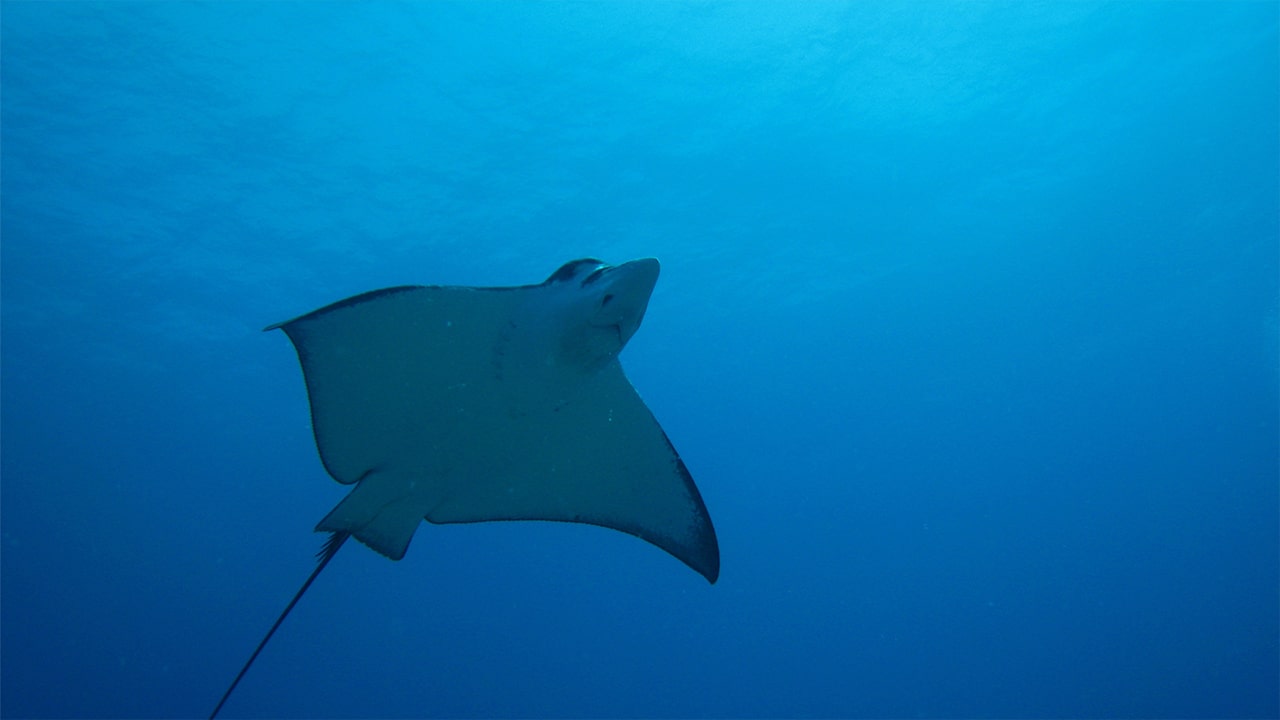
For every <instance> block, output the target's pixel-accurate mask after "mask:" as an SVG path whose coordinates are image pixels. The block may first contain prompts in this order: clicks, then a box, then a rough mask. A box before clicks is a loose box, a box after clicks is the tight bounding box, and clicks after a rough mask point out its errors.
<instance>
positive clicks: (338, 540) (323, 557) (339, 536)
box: [209, 532, 351, 720]
mask: <svg viewBox="0 0 1280 720" xmlns="http://www.w3.org/2000/svg"><path fill="white" fill-rule="evenodd" d="M349 537H351V533H348V532H335V533H333V534H332V535H330V536H329V539H328V540H326V541H325V543H324V547H323V548H321V549H320V552H319V553H316V560H318V561H319V562H317V563H316V569H315V570H312V571H311V576H310V577H308V578H307V581H306V582H304V583H302V587H301V588H299V589H298V594H297V595H294V596H293V599H292V600H290V601H289V604H288V605H287V606H285V609H284V612H282V613H280V617H278V618H276V623H275V625H272V626H271V629H270V630H268V631H267V634H266V635H265V636H263V638H262V642H260V643H258V647H257V648H256V649H255V650H254V651H253V654H252V655H250V656H249V659H248V660H247V661H246V662H245V664H244V667H242V668H240V673H239V674H238V675H236V679H235V680H232V681H231V686H230V687H228V688H227V691H226V692H224V693H222V699H221V700H219V701H218V706H217V707H215V708H214V709H213V712H211V713H209V720H213V719H214V718H216V717H218V712H219V711H220V710H222V706H223V705H225V704H226V702H227V698H229V697H231V692H232V691H233V690H235V689H236V685H239V684H240V678H242V677H244V674H245V673H247V672H249V666H250V665H252V664H253V661H254V660H257V659H258V653H260V652H262V648H264V647H266V646H267V641H268V640H270V639H271V636H272V635H275V634H276V629H277V628H279V627H280V623H282V622H284V619H285V618H287V617H289V611H290V610H292V609H293V606H294V605H297V604H298V601H299V600H301V599H302V595H303V593H305V592H306V591H307V588H309V587H311V583H313V582H315V579H316V576H317V575H319V574H320V571H321V570H323V569H324V566H325V565H328V564H329V561H330V560H332V559H333V556H334V555H337V554H338V548H340V547H342V543H344V542H346V541H347V538H349Z"/></svg>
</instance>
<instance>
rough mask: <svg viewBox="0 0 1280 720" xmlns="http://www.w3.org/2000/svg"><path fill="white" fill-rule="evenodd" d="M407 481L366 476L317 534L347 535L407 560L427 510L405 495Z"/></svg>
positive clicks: (382, 474) (325, 521)
mask: <svg viewBox="0 0 1280 720" xmlns="http://www.w3.org/2000/svg"><path fill="white" fill-rule="evenodd" d="M404 487H405V481H404V480H403V479H398V478H394V477H391V476H388V475H387V474H385V473H376V472H375V473H370V474H368V475H366V476H365V477H364V478H363V479H361V480H360V482H358V483H356V486H355V487H354V488H352V490H351V492H350V493H348V494H347V496H346V497H345V498H343V499H342V502H340V503H338V505H337V507H335V508H334V509H333V510H332V511H330V512H329V514H328V515H326V516H325V517H324V519H323V520H321V521H320V522H319V523H318V524H317V525H316V532H346V533H350V534H351V535H352V537H354V538H355V539H357V540H359V541H360V542H362V543H364V544H365V545H367V546H369V547H370V548H372V549H373V550H376V551H377V552H379V553H381V554H382V555H385V556H387V557H389V558H391V559H392V560H399V559H400V558H402V557H404V553H405V550H407V549H408V547H409V541H410V540H412V539H413V533H414V532H415V531H416V530H417V529H418V524H419V523H421V522H422V518H423V516H424V515H425V514H426V512H427V510H428V509H427V508H424V507H422V501H421V498H418V500H417V502H414V500H415V498H414V496H413V495H411V494H410V495H406V494H405V493H404Z"/></svg>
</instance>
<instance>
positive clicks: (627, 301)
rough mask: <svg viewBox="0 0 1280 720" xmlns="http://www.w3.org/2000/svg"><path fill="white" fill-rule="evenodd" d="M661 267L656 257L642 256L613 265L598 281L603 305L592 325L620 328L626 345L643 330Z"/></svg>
mask: <svg viewBox="0 0 1280 720" xmlns="http://www.w3.org/2000/svg"><path fill="white" fill-rule="evenodd" d="M660 268H661V266H660V265H659V264H658V260H657V259H656V258H641V259H639V260H632V261H631V262H626V263H623V264H621V265H617V266H615V267H612V268H609V270H608V271H606V272H605V273H604V274H603V276H602V277H601V278H600V279H599V281H598V283H596V286H597V287H596V292H597V293H598V295H597V297H598V301H597V302H598V303H599V306H598V308H597V310H596V315H595V318H594V319H593V320H592V322H591V324H592V325H597V326H600V327H609V326H613V327H617V328H618V334H619V335H620V336H621V339H622V343H623V344H624V345H625V344H626V343H627V341H628V340H630V339H631V336H632V335H635V334H636V330H639V329H640V321H641V320H643V319H644V313H645V310H646V309H648V307H649V296H651V295H652V294H653V288H654V286H655V285H656V284H657V283H658V271H659V269H660Z"/></svg>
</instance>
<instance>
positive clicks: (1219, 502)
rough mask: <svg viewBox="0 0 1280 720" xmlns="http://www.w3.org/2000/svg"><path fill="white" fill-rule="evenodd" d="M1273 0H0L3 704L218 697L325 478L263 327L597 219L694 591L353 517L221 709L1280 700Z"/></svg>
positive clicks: (694, 710) (1262, 708) (315, 509)
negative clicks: (695, 544)
mask: <svg viewBox="0 0 1280 720" xmlns="http://www.w3.org/2000/svg"><path fill="white" fill-rule="evenodd" d="M1278 24H1280V5H1277V3H1274V2H1212V3H1163V2H1141V3H1131V4H1095V3H1084V2H1069V3H1065V2H1064V3H1057V2H1049V3H1029V2H1016V3H984V2H969V3H949V2H946V3H944V2H912V3H898V2H893V3H856V4H855V3H827V2H804V3H794V2H786V3H783V2H776V3H774V2H745V3H720V2H699V3H678V2H657V3H655V2H625V3H624V2H601V3H558V2H543V3H510V2H483V3H443V2H432V3H416V4H384V3H360V4H356V3H310V2H298V3H256V2H251V3H180V2H163V3H161V2H128V3H119V2H106V3H92V2H61V3H46V2H31V3H27V2H10V1H6V2H4V3H3V4H2V5H0V27H2V29H3V35H2V38H0V41H2V42H0V47H2V53H3V56H2V60H3V62H2V70H0V73H2V74H0V79H2V95H0V100H2V107H0V118H2V121H3V122H2V127H0V130H2V137H0V142H2V150H3V157H2V165H0V172H2V177H3V184H2V187H0V190H2V193H0V211H2V215H0V230H2V236H0V249H2V251H3V256H2V266H0V272H2V276H0V279H2V291H3V297H2V300H3V304H2V307H0V311H2V315H0V319H2V321H3V343H2V346H0V347H2V351H3V364H2V371H3V384H2V394H0V399H2V401H3V405H2V413H0V421H2V423H3V452H2V454H0V472H2V473H3V476H2V489H3V504H2V508H0V510H2V521H3V522H2V532H3V546H2V547H3V555H2V561H3V578H2V583H0V609H2V611H3V617H2V619H3V623H2V631H3V632H2V637H0V639H2V642H3V645H2V650H3V656H2V658H0V659H2V662H0V703H2V704H0V712H2V713H3V715H5V716H7V717H80V716H92V717H186V716H203V715H205V714H207V713H208V712H209V711H210V710H211V709H212V707H213V704H214V703H215V702H216V701H217V699H218V697H219V696H220V695H221V693H222V691H223V690H224V688H225V687H226V685H227V683H228V682H230V680H231V678H232V676H233V675H234V674H235V672H236V670H238V669H239V667H240V665H241V663H242V662H243V661H244V660H245V658H246V657H247V655H248V653H249V652H250V650H252V648H253V646H254V645H255V644H256V643H257V641H258V639H259V638H260V637H261V635H262V633H263V632H264V631H265V630H266V629H267V627H268V626H269V625H270V623H271V621H272V620H273V619H274V618H275V617H276V615H277V613H278V612H279V611H280V610H281V609H282V607H283V606H284V604H285V602H286V601H287V600H288V599H289V597H290V596H291V595H292V594H293V592H294V591H295V590H296V589H297V587H298V586H299V585H300V584H301V582H302V581H303V579H304V578H305V577H306V575H307V573H308V572H309V571H310V569H311V568H312V566H313V559H312V556H313V553H314V552H315V551H316V550H318V549H319V547H320V544H321V541H322V539H323V537H322V536H319V535H315V534H313V533H312V532H311V529H312V527H313V526H314V524H315V522H316V521H317V520H319V519H320V518H321V517H322V516H323V515H324V514H325V513H326V512H328V510H329V509H330V508H331V507H332V506H333V505H334V504H335V503H336V502H337V501H338V500H339V499H340V498H341V497H342V496H343V494H344V492H345V489H344V488H343V487H342V486H340V485H338V484H337V483H335V482H333V481H332V480H331V479H330V478H329V477H328V476H326V474H325V473H324V471H323V468H322V467H321V465H320V463H319V460H318V457H317V454H316V450H315V446H314V443H313V440H312V436H311V430H310V426H309V417H308V412H307V404H306V395H305V390H304V387H303V384H302V379H301V374H300V372H299V368H298V365H297V360H296V357H295V355H294V352H293V349H292V348H291V347H290V345H289V343H288V341H287V339H286V338H285V337H284V336H283V335H282V334H280V333H269V334H264V333H262V332H259V330H260V329H261V328H262V327H264V326H265V325H268V324H270V323H274V322H278V321H282V320H285V319H288V318H290V317H294V316H296V315H298V314H300V313H303V312H306V311H309V310H311V309H314V308H316V307H319V306H321V305H323V304H326V303H329V302H332V301H335V300H338V299H341V298H343V297H346V296H349V295H352V294H355V293H358V292H363V291H366V290H372V289H375V288H380V287H386V286H391V285H398V284H411V283H417V284H463V285H512V284H525V283H535V282H539V281H541V280H542V279H544V278H545V277H546V276H547V275H548V274H550V273H551V272H552V271H553V270H555V269H556V268H557V267H558V266H559V265H560V264H561V263H563V262H564V261H567V260H570V259H573V258H577V257H582V256H588V255H589V256H596V257H600V258H603V259H605V260H607V261H609V262H613V263H618V262H622V261H625V260H628V259H632V258H636V257H644V256H656V257H658V258H660V259H661V261H662V263H663V271H662V277H661V279H660V281H659V283H658V287H657V291H656V293H655V295H654V297H653V301H652V303H651V304H650V306H649V312H648V315H647V316H646V319H645V324H644V327H642V328H641V330H640V332H639V333H638V334H637V335H636V337H635V338H634V339H633V340H632V342H631V344H630V345H629V346H628V347H627V349H626V351H625V352H624V353H623V356H622V360H623V365H624V366H625V368H626V369H627V372H628V374H629V376H630V377H631V379H632V381H633V382H634V384H635V385H636V387H637V388H638V389H639V391H640V392H641V394H642V395H643V396H644V398H645V400H646V401H647V402H648V404H649V406H650V408H651V409H652V410H653V412H654V414H655V415H656V416H657V417H658V419H659V420H660V421H661V422H662V424H663V426H664V428H665V429H666V432H667V433H668V435H669V436H670V437H671V439H672V441H673V442H674V444H675V446H676V447H677V448H678V449H679V450H680V452H681V454H682V456H683V458H684V460H685V462H686V463H687V465H688V467H689V468H690V470H691V471H692V473H693V476H694V478H695V479H696V480H697V482H698V484H699V486H700V488H701V491H702V494H703V496H704V498H705V500H706V503H707V505H708V507H709V509H710V511H711V515H712V517H713V518H714V520H715V523H716V527H717V530H718V533H719V537H720V545H721V550H722V554H723V572H722V575H721V579H720V581H719V582H718V583H717V584H716V585H714V586H711V585H708V584H707V583H706V582H705V581H704V580H703V579H702V578H700V577H698V575H696V574H695V573H693V572H691V571H690V570H689V569H688V568H686V567H684V566H683V565H681V564H680V563H679V562H677V561H675V560H673V559H672V558H671V557H669V556H667V555H666V554H665V553H663V552H661V551H659V550H657V549H656V548H654V547H652V546H650V545H648V544H646V543H643V542H640V541H638V540H636V539H635V538H632V537H629V536H626V535H623V534H621V533H616V532H611V531H608V530H602V529H600V528H595V527H589V526H582V525H564V524H558V523H486V524H479V525H461V526H460V525H452V526H434V525H424V526H423V527H421V528H420V529H419V531H418V534H417V537H416V539H415V540H414V542H413V545H412V546H411V547H410V549H409V553H408V556H407V557H406V558H405V559H404V560H403V561H401V562H398V563H395V562H391V561H388V560H386V559H385V558H383V557H381V556H379V555H377V554H375V553H373V552H371V551H369V550H367V549H366V548H364V547H362V546H360V545H358V544H354V543H352V544H349V545H348V546H347V547H346V548H344V549H343V551H342V552H341V553H340V554H339V555H338V556H337V558H336V559H335V560H334V562H333V563H332V564H331V565H330V566H329V568H328V569H327V570H326V571H325V573H324V574H323V575H321V577H320V578H319V580H318V581H317V582H316V584H315V586H313V587H312V589H311V591H310V594H309V595H308V596H307V597H305V598H304V599H303V601H302V603H301V604H300V605H299V606H298V608H297V610H295V612H294V614H293V615H292V616H291V617H290V618H289V620H288V622H286V623H285V625H284V626H283V628H282V630H281V631H280V633H279V634H278V635H277V636H276V638H275V640H274V641H273V643H272V644H271V645H270V646H268V648H267V650H266V651H265V652H264V653H263V655H262V657H261V658H260V659H259V660H258V663H257V664H256V666H255V667H254V668H253V670H252V671H251V672H250V673H249V675H248V676H247V677H246V679H245V681H244V683H243V684H242V685H241V687H240V689H239V690H238V691H237V693H236V695H234V696H233V697H232V699H231V701H230V702H229V703H228V705H227V707H226V709H225V711H224V712H225V715H226V716H227V717H237V716H248V717H423V716H454V717H472V716H522V717H540V716H561V717H581V716H627V717H631V716H681V717H688V716H746V717H756V716H778V717H796V716H823V717H828V716H851V717H853V716H877V717H1010V716H1016V717H1060V716H1086V717H1206V716H1214V717H1244V716H1254V717H1258V716H1269V717H1275V716H1276V715H1277V714H1280V700H1278V699H1277V698H1278V697H1280V685H1278V680H1277V678H1278V677H1280V662H1278V660H1277V656H1278V652H1280V643H1278V640H1277V637H1278V635H1280V620H1278V618H1280V589H1278V588H1280V550H1278V544H1280V524H1278V521H1277V517H1278V507H1280V497H1278V496H1280V478H1278V472H1280V471H1278V466H1277V437H1278V436H1280V424H1278V422H1277V414H1278V413H1277V410H1278V400H1277V398H1278V397H1280V382H1278V377H1280V339H1278V338H1280V310H1278V307H1280V299H1278V298H1280V293H1278V290H1277V283H1278V281H1277V277H1278V273H1280V264H1278V260H1277V256H1278V253H1280V251H1278V249H1277V248H1278V244H1280V141H1278V138H1280V102H1278V96H1280V90H1278V88H1280V51H1278V50H1277V48H1278V43H1280V40H1278V35H1277V28H1278ZM584 442H589V439H587V438H584Z"/></svg>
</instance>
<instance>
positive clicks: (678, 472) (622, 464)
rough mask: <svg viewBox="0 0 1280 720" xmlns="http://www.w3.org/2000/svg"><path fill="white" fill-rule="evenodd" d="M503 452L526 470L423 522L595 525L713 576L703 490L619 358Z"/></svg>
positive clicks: (715, 557)
mask: <svg viewBox="0 0 1280 720" xmlns="http://www.w3.org/2000/svg"><path fill="white" fill-rule="evenodd" d="M505 451H506V452H509V453H512V454H514V455H517V456H521V457H524V458H527V459H528V460H529V461H528V462H525V463H523V466H524V467H526V468H531V472H532V473H533V475H531V476H528V477H522V478H518V479H516V480H515V482H510V483H505V484H504V483H496V484H486V485H477V486H475V487H473V488H469V489H468V490H467V491H466V492H459V493H458V494H456V495H454V496H453V497H451V498H449V500H448V501H446V502H444V503H441V504H440V505H438V506H437V507H435V508H433V509H431V510H430V512H429V513H428V514H427V516H426V517H427V519H428V520H430V521H432V522H436V523H450V522H478V521H483V520H558V521H566V522H580V523H587V524H591V525H600V526H603V527H608V528H612V529H615V530H619V531H622V532H625V533H628V534H630V535H635V536H636V537H639V538H641V539H643V540H646V541H648V542H650V543H652V544H654V545H657V546H658V547H660V548H662V549H663V550H666V551H667V552H668V553H670V554H671V555H673V556H675V557H676V558H677V559H679V560H681V561H682V562H684V563H685V564H687V565H688V566H689V567H691V568H693V569H694V570H696V571H697V572H698V573H700V574H701V575H702V576H703V577H705V578H706V579H707V580H708V581H710V582H713V583H714V582H715V581H716V578H717V577H719V573H720V550H719V545H718V543H717V541H716V535H715V529H714V528H713V527H712V525H711V517H710V515H709V514H708V513H707V508H706V506H705V505H704V504H703V501H702V496H701V494H700V493H699V492H698V488H697V486H696V485H694V483H693V478H692V477H691V476H690V474H689V471H688V469H687V468H686V467H685V465H684V462H683V461H681V459H680V456H679V455H678V454H677V453H676V451H675V448H674V447H672V445H671V442H670V441H669V440H668V439H667V436H666V433H664V432H663V430H662V428H661V426H659V425H658V422H657V420H655V419H654V417H653V414H652V413H650V412H649V408H648V407H646V406H645V404H644V402H643V401H642V400H641V399H640V396H639V395H638V394H636V391H635V389H634V388H633V387H632V386H631V383H630V382H629V381H628V380H627V378H626V376H625V375H624V374H623V372H622V368H621V366H620V365H618V363H617V362H616V361H614V362H612V363H611V364H610V365H609V366H607V367H605V368H604V369H602V370H601V371H599V372H598V373H596V374H595V376H594V377H593V378H592V379H591V380H590V381H589V382H588V383H587V384H586V386H585V387H584V388H583V392H582V393H580V394H579V395H577V396H576V397H575V398H574V399H573V401H572V402H569V403H566V404H565V405H563V406H561V407H559V408H557V409H556V410H554V411H551V412H548V413H547V415H546V416H545V417H544V418H543V419H542V422H540V423H539V424H538V430H537V431H536V432H534V433H531V434H530V436H529V437H524V438H519V439H515V440H514V441H513V443H512V444H511V445H509V446H507V447H506V448H505Z"/></svg>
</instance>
